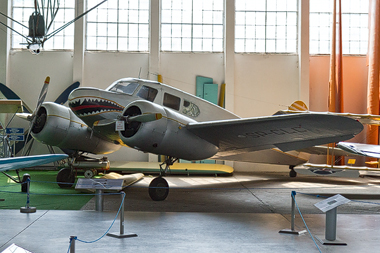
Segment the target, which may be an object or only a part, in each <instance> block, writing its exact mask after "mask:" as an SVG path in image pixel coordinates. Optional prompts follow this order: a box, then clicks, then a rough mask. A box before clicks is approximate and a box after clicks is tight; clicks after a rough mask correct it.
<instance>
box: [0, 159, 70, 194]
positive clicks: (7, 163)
mask: <svg viewBox="0 0 380 253" xmlns="http://www.w3.org/2000/svg"><path fill="white" fill-rule="evenodd" d="M67 157H68V155H66V154H47V155H32V156H17V157H7V158H0V172H2V173H3V174H4V175H6V176H7V177H9V178H10V179H12V180H13V181H15V182H16V183H24V182H25V180H26V179H27V177H25V175H24V177H23V179H22V180H21V179H20V175H19V174H18V170H19V169H23V168H30V167H34V166H39V165H44V164H47V163H51V162H56V161H59V160H63V159H65V158H67ZM8 170H16V172H17V175H18V180H16V179H15V178H14V177H12V176H10V175H9V174H7V173H6V171H8ZM21 189H22V191H23V192H26V185H25V184H22V185H21Z"/></svg>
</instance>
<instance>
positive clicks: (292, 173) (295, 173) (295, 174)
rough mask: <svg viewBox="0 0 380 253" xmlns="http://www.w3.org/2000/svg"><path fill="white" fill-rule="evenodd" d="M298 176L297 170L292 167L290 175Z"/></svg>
mask: <svg viewBox="0 0 380 253" xmlns="http://www.w3.org/2000/svg"><path fill="white" fill-rule="evenodd" d="M296 176H297V172H296V171H295V170H294V169H291V170H290V171H289V177H296Z"/></svg>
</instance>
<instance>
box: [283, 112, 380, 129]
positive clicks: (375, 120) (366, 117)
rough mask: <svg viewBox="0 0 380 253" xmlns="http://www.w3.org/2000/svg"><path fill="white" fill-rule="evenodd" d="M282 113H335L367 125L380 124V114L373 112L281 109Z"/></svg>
mask: <svg viewBox="0 0 380 253" xmlns="http://www.w3.org/2000/svg"><path fill="white" fill-rule="evenodd" d="M280 112H282V113H289V114H292V113H311V114H328V115H336V116H343V117H348V118H351V119H356V120H358V121H360V123H362V124H368V125H377V126H379V125H380V115H373V114H356V113H346V112H312V111H297V110H282V111H280Z"/></svg>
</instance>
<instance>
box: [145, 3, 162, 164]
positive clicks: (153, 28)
mask: <svg viewBox="0 0 380 253" xmlns="http://www.w3.org/2000/svg"><path fill="white" fill-rule="evenodd" d="M149 15H150V17H149V20H150V22H149V25H150V29H149V32H150V36H149V38H150V41H149V70H148V78H149V80H153V81H158V78H157V77H158V75H160V26H161V0H150V14H149ZM164 79H165V77H164ZM148 159H149V162H157V161H158V156H157V155H154V154H149V157H148Z"/></svg>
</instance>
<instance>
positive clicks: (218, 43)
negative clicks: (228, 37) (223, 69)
mask: <svg viewBox="0 0 380 253" xmlns="http://www.w3.org/2000/svg"><path fill="white" fill-rule="evenodd" d="M212 46H213V48H212V51H214V52H223V39H213V42H212Z"/></svg>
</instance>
